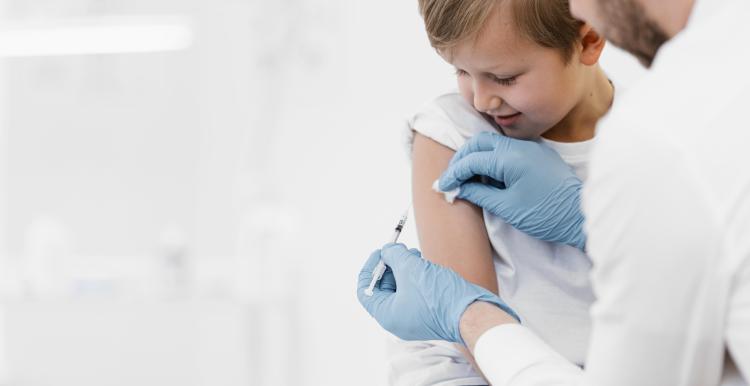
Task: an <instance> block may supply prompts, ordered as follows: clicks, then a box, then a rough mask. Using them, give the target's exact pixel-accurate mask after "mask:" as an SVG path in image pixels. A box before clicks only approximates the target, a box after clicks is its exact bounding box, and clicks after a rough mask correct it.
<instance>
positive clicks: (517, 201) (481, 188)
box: [440, 132, 586, 250]
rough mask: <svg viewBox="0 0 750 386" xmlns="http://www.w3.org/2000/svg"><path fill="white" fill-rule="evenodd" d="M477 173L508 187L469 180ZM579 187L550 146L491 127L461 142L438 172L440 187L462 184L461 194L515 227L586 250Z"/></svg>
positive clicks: (446, 187) (446, 188) (568, 168)
mask: <svg viewBox="0 0 750 386" xmlns="http://www.w3.org/2000/svg"><path fill="white" fill-rule="evenodd" d="M474 176H487V177H490V178H492V179H495V180H497V181H499V182H502V183H504V185H505V188H504V189H501V188H498V187H495V186H491V185H485V184H482V183H479V182H472V181H469V180H470V179H472V177H474ZM581 187H582V183H581V180H580V179H579V178H578V177H577V176H576V175H575V173H573V170H572V169H571V167H570V166H569V165H567V164H566V163H565V161H563V160H562V158H560V155H559V154H557V152H556V151H554V150H553V149H551V148H550V147H548V146H546V145H544V144H542V143H537V142H532V141H523V140H519V139H513V138H509V137H505V136H502V135H499V134H496V133H489V132H482V133H479V134H477V135H476V136H474V137H473V138H472V139H470V140H469V141H468V142H467V143H466V144H465V145H464V146H463V147H461V148H460V149H459V150H458V152H456V154H455V155H454V156H453V159H452V160H451V162H450V164H449V166H448V169H446V171H445V172H443V175H442V176H441V177H440V190H442V191H444V192H447V191H451V190H454V189H457V188H460V192H459V194H458V196H457V197H458V198H461V199H463V200H466V201H469V202H472V203H473V204H475V205H477V206H480V207H482V208H483V209H485V210H486V211H488V212H490V213H492V214H493V215H495V216H498V217H500V218H501V219H503V220H504V221H505V222H507V223H508V224H510V225H512V226H513V227H514V228H516V229H518V230H520V231H522V232H524V233H526V234H528V235H530V236H532V237H534V238H537V239H540V240H544V241H550V242H556V243H563V244H568V245H571V246H574V247H576V248H578V249H581V250H583V249H584V246H585V244H586V235H585V234H584V232H583V223H584V217H583V213H582V212H581V208H580V204H581V198H580V195H581Z"/></svg>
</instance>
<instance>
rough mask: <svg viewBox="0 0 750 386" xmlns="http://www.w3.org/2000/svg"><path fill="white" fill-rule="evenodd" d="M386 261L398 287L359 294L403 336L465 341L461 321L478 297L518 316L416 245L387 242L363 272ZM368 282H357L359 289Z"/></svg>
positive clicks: (380, 319) (383, 321)
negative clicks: (369, 293)
mask: <svg viewBox="0 0 750 386" xmlns="http://www.w3.org/2000/svg"><path fill="white" fill-rule="evenodd" d="M383 261H385V262H387V263H388V266H389V267H390V268H391V269H392V270H393V273H394V277H395V276H398V277H399V278H400V279H401V281H399V282H398V283H396V285H397V286H398V290H397V291H396V292H393V291H392V290H390V288H388V289H385V288H383V289H381V288H378V289H376V290H375V291H374V294H373V295H372V296H358V297H357V299H359V302H360V304H362V306H363V307H364V308H365V309H366V310H367V312H368V313H369V314H370V315H372V317H373V318H375V320H377V321H378V323H379V324H380V325H381V326H383V327H384V328H386V329H387V330H388V331H389V332H390V333H392V334H393V335H396V336H397V337H399V338H401V339H403V340H419V341H424V340H443V341H446V342H455V343H461V344H462V345H465V344H466V343H465V342H464V341H463V339H462V338H461V333H460V329H459V322H460V321H461V315H463V313H464V311H466V308H467V307H469V305H470V304H472V303H474V302H475V301H483V302H487V303H491V304H494V305H496V306H498V307H499V308H500V309H502V310H503V311H505V312H506V313H508V315H510V316H512V317H513V318H515V319H516V320H520V319H519V318H518V315H516V313H515V312H514V311H513V310H512V309H511V308H510V307H508V305H507V304H505V303H504V302H503V301H502V299H500V298H499V297H498V296H497V295H495V294H493V293H492V292H490V291H487V290H486V289H484V288H482V287H480V286H478V285H476V284H472V283H470V282H468V281H466V280H465V279H464V278H462V277H461V276H460V275H459V274H457V273H456V272H455V271H453V270H451V269H448V268H444V267H441V266H439V265H437V264H434V263H431V262H429V261H427V260H425V259H423V258H422V254H421V253H420V252H419V251H418V250H416V249H406V246H405V245H403V244H390V245H386V246H385V247H383V249H382V251H381V253H380V254H379V255H378V254H375V253H373V254H372V255H370V258H368V259H367V262H366V263H365V265H364V266H363V267H362V271H360V277H362V276H365V277H366V275H367V274H368V273H369V272H374V267H375V266H376V265H377V264H380V263H381V262H383ZM424 279H426V280H424ZM365 284H366V282H365V281H362V282H359V286H358V288H357V293H361V292H360V291H362V290H363V289H364V285H365ZM365 291H366V290H365ZM365 293H366V292H365Z"/></svg>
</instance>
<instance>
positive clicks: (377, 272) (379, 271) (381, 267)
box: [365, 209, 409, 296]
mask: <svg viewBox="0 0 750 386" xmlns="http://www.w3.org/2000/svg"><path fill="white" fill-rule="evenodd" d="M408 218H409V209H407V210H406V212H404V215H403V216H401V219H400V220H399V221H398V224H396V229H395V230H394V231H393V237H391V242H392V243H396V242H397V241H398V237H399V236H401V230H402V229H404V224H406V220H407V219H408ZM385 269H386V268H385V263H384V262H383V260H380V261H379V262H378V265H376V266H375V269H374V270H373V271H372V281H370V286H369V287H367V289H366V290H365V295H367V296H372V293H373V292H372V291H373V290H374V289H375V284H377V282H378V280H380V279H381V278H382V277H383V274H384V273H385Z"/></svg>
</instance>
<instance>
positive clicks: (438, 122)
mask: <svg viewBox="0 0 750 386" xmlns="http://www.w3.org/2000/svg"><path fill="white" fill-rule="evenodd" d="M482 131H496V130H495V127H494V126H492V124H490V123H489V122H488V121H487V120H486V119H485V118H484V117H483V116H482V115H481V114H479V113H478V112H477V111H476V110H474V108H473V107H472V106H471V105H469V104H468V103H467V102H466V101H465V100H464V99H463V97H462V96H461V95H460V94H458V93H449V94H445V95H442V96H440V97H438V98H436V99H434V100H432V101H431V102H429V103H427V104H425V105H424V106H422V108H420V109H419V110H418V111H417V113H416V114H414V116H412V117H411V118H410V119H409V120H408V122H407V127H406V135H407V141H406V142H407V150H408V152H409V153H410V154H411V145H412V143H413V139H414V134H415V133H419V134H422V135H424V136H425V137H427V138H430V139H432V140H434V141H436V142H437V143H439V144H441V145H443V146H446V147H448V148H450V149H453V150H458V148H460V147H461V146H462V145H463V144H464V143H465V142H466V140H467V139H469V138H471V137H473V136H474V135H475V134H477V133H479V132H482Z"/></svg>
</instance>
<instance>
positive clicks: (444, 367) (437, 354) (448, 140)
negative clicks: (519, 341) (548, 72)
mask: <svg viewBox="0 0 750 386" xmlns="http://www.w3.org/2000/svg"><path fill="white" fill-rule="evenodd" d="M481 131H496V130H495V128H494V126H493V125H492V124H491V123H489V122H488V121H487V120H485V118H484V117H483V116H482V115H481V114H479V113H478V112H477V111H476V110H474V108H473V107H472V106H470V105H469V104H468V103H466V101H464V99H463V98H462V97H461V95H459V94H458V93H449V94H445V95H442V96H440V97H438V98H437V99H435V100H433V101H432V102H430V103H428V104H426V105H425V106H423V107H422V109H421V110H420V111H419V112H418V113H417V114H416V115H414V117H413V118H412V119H410V121H409V133H410V135H412V136H413V133H414V132H418V133H420V134H422V135H424V136H426V137H429V138H431V139H433V140H435V141H436V142H438V143H440V144H442V145H444V146H447V147H449V148H451V149H453V150H457V149H458V148H459V147H461V146H462V145H463V144H464V143H465V142H466V140H468V139H469V138H471V137H473V136H474V135H475V134H477V133H479V132H481ZM543 141H544V142H545V143H546V144H547V145H549V146H550V147H552V148H553V149H555V150H556V151H557V152H558V153H559V154H560V156H561V157H562V158H563V160H565V162H567V163H568V164H569V165H571V166H572V167H573V169H574V170H575V172H576V174H577V175H578V176H579V177H580V178H581V179H584V180H585V178H586V174H587V160H588V155H589V150H590V148H591V145H592V143H593V140H591V141H586V142H579V143H558V142H552V141H547V140H543ZM410 143H411V141H410ZM484 222H485V226H486V228H487V233H488V236H489V239H490V242H491V244H492V249H493V258H494V262H495V270H496V272H497V279H498V284H499V288H500V293H501V296H502V298H503V300H504V301H505V302H507V303H508V305H509V306H510V307H511V308H512V309H513V310H514V311H516V312H517V313H518V315H519V316H520V317H521V320H522V323H523V325H524V326H526V327H528V328H530V329H531V330H532V331H534V332H535V333H536V334H538V335H539V336H540V337H541V338H542V339H543V340H544V341H545V342H547V343H548V344H549V345H550V346H551V347H553V348H555V350H557V351H558V352H560V353H561V354H563V355H564V356H565V357H566V358H568V359H569V360H570V361H572V362H574V363H578V364H582V363H583V361H584V358H585V356H586V347H587V345H588V336H589V332H590V318H589V306H590V305H591V303H592V302H593V301H594V295H593V291H592V289H591V284H590V282H589V271H590V269H591V261H590V260H589V258H588V257H587V256H586V255H585V254H584V253H583V252H581V251H580V250H578V249H576V248H573V247H570V246H567V245H561V244H553V243H548V242H544V241H540V240H537V239H534V238H532V237H531V236H528V235H527V234H525V233H522V232H520V231H518V230H516V229H515V228H513V227H512V226H510V225H508V224H507V223H505V222H504V221H502V220H501V219H500V218H498V217H495V216H493V215H492V214H489V213H487V212H485V213H484ZM390 379H391V384H396V385H412V386H413V385H436V384H437V385H477V384H486V382H485V381H484V380H483V379H482V378H481V377H480V376H479V375H478V374H477V373H476V372H475V371H474V370H473V368H472V367H471V365H470V364H469V363H468V362H467V360H466V359H465V358H464V357H463V355H462V354H461V353H460V352H459V351H458V350H457V349H456V348H455V347H454V346H453V345H452V344H449V343H445V342H401V341H398V342H396V343H394V345H393V346H392V348H391V350H390Z"/></svg>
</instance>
